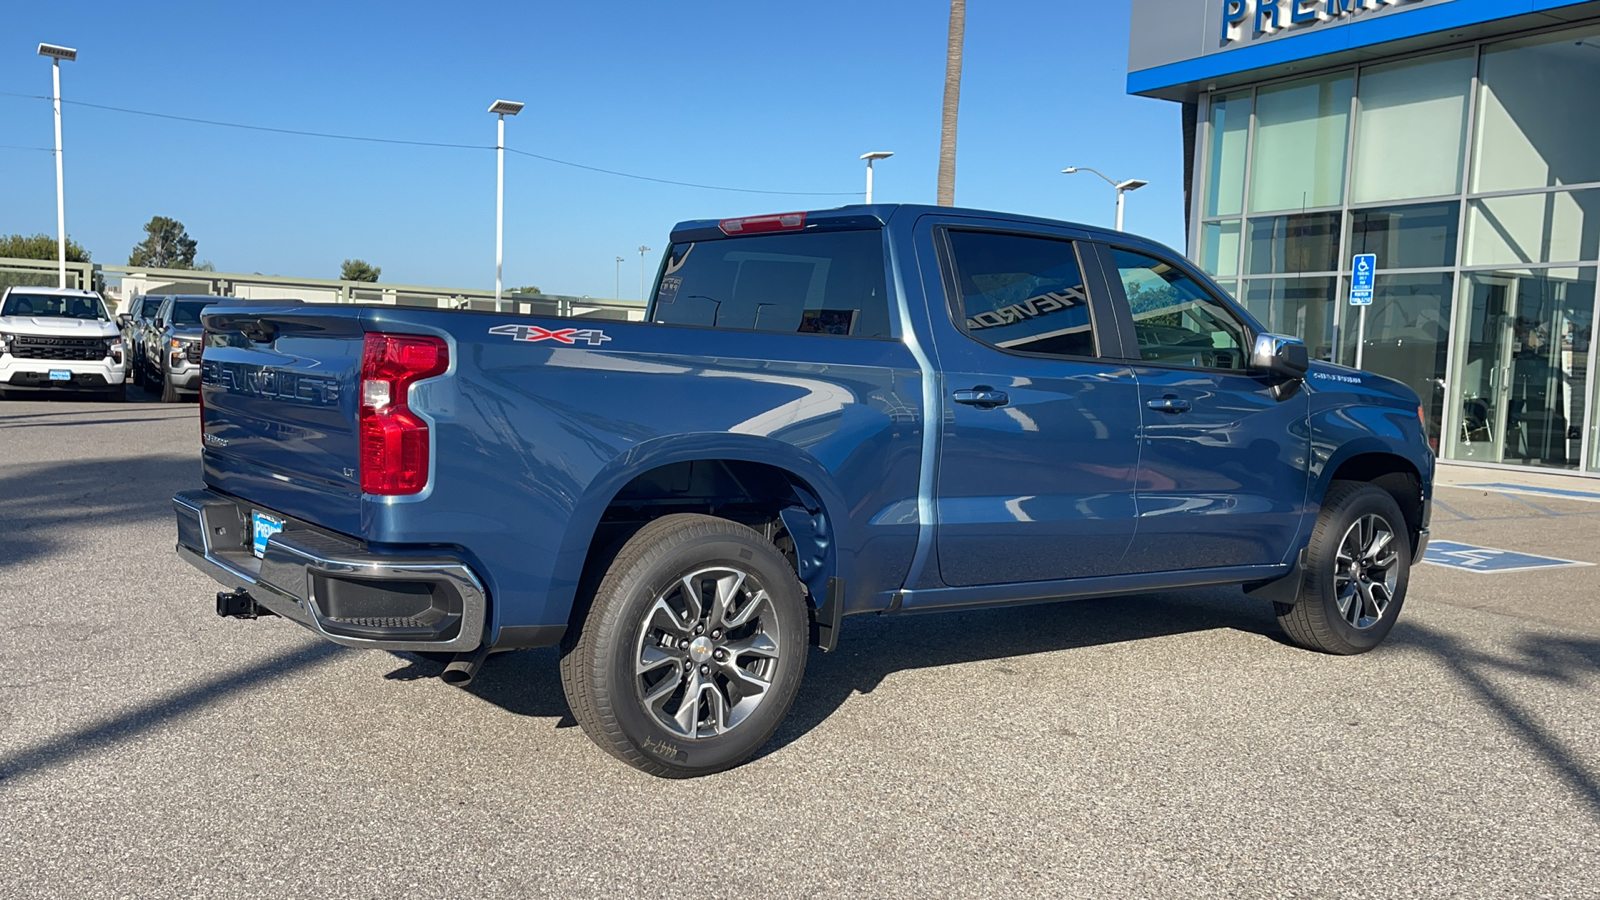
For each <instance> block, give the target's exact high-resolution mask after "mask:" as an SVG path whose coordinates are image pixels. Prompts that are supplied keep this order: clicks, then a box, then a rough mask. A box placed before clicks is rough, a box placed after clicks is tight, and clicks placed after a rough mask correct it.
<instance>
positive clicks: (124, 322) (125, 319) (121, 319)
mask: <svg viewBox="0 0 1600 900" xmlns="http://www.w3.org/2000/svg"><path fill="white" fill-rule="evenodd" d="M132 321H133V316H131V315H129V314H127V313H117V324H118V325H120V326H121V327H123V328H127V327H128V323H129V322H132Z"/></svg>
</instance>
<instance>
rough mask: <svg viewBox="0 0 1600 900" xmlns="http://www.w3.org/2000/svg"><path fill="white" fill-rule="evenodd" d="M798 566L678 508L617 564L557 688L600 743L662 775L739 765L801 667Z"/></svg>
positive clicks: (640, 536) (568, 654) (729, 525)
mask: <svg viewBox="0 0 1600 900" xmlns="http://www.w3.org/2000/svg"><path fill="white" fill-rule="evenodd" d="M806 626H807V620H806V610H805V600H804V599H803V597H802V594H801V588H800V583H799V581H797V580H796V578H795V572H794V568H793V567H792V566H790V564H789V563H788V561H787V560H785V559H784V558H783V556H782V555H780V554H779V553H778V551H777V549H776V548H775V547H773V546H772V544H771V543H769V542H768V541H766V540H764V539H763V538H762V537H761V536H760V535H759V534H757V533H756V532H754V531H752V530H751V529H749V528H746V527H745V526H743V525H740V524H738V523H736V522H730V521H728V520H727V519H719V518H715V517H713V516H705V515H688V514H680V515H671V516H665V517H663V518H660V519H657V520H656V521H654V522H651V523H650V524H649V525H646V526H645V527H644V528H642V529H640V530H639V531H638V532H637V533H636V534H634V536H633V537H632V538H630V539H629V540H628V541H627V543H626V544H624V545H623V547H622V549H621V550H620V551H619V552H618V553H617V555H616V557H615V558H614V559H613V560H612V561H611V564H610V566H609V567H608V568H607V570H606V573H605V575H604V577H603V578H601V580H600V584H599V587H598V589H597V590H596V592H595V596H594V602H593V605H592V606H591V607H590V610H589V614H588V616H587V617H586V618H585V619H584V622H583V626H582V630H581V631H580V632H579V633H578V636H577V638H576V640H573V641H569V642H568V643H567V644H565V645H563V654H562V657H561V684H562V687H563V689H564V690H565V692H566V695H567V702H568V704H569V705H570V706H571V707H572V712H573V715H574V716H575V717H576V718H577V720H578V723H579V724H580V725H582V726H583V730H584V732H585V733H586V734H588V735H589V737H590V738H591V739H592V740H593V741H594V742H595V743H596V744H598V745H599V746H600V747H601V749H603V750H605V751H606V752H608V753H610V754H612V755H613V756H616V757H617V758H618V759H621V760H622V761H623V762H626V763H628V764H629V765H631V766H634V767H636V768H639V769H642V770H644V771H646V772H649V773H651V774H653V775H660V776H665V777H669V778H686V777H693V776H697V775H707V774H710V773H712V772H718V771H721V770H723V769H728V768H731V767H733V766H736V765H738V764H739V763H741V762H743V761H744V760H746V759H748V758H749V757H750V755H751V754H753V753H755V752H756V751H757V750H759V749H761V747H762V745H764V744H765V743H766V742H767V741H768V740H769V739H771V737H772V734H773V732H774V731H776V730H777V728H778V725H779V723H781V722H782V721H783V719H784V716H786V715H787V714H788V711H789V705H790V703H791V702H792V701H793V700H794V695H795V693H796V692H797V691H798V689H799V686H800V676H801V674H802V672H803V670H804V668H805V649H806Z"/></svg>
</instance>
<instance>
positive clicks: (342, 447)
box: [201, 304, 364, 534]
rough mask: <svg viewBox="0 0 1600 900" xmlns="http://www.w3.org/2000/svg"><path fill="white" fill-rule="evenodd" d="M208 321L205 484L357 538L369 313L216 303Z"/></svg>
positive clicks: (204, 384)
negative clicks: (364, 353) (362, 377)
mask: <svg viewBox="0 0 1600 900" xmlns="http://www.w3.org/2000/svg"><path fill="white" fill-rule="evenodd" d="M204 321H205V325H206V335H207V336H206V348H205V354H204V361H203V363H202V385H201V402H202V403H203V404H204V406H203V411H202V424H201V429H202V437H201V442H202V444H203V447H204V461H205V481H206V483H207V484H208V485H210V486H212V487H214V488H216V489H217V490H221V491H224V492H226V493H230V494H234V495H237V496H240V497H244V498H247V499H249V500H250V501H252V502H255V503H260V504H261V505H262V507H263V508H264V509H267V510H271V511H276V512H280V513H286V514H288V515H290V516H294V517H295V518H298V519H302V520H305V521H307V522H311V523H313V524H316V525H320V526H322V527H324V528H328V529H332V530H334V531H339V532H343V533H345V534H358V533H359V531H360V520H361V484H360V477H359V469H358V461H359V439H358V434H357V427H358V420H359V414H360V402H361V400H360V384H359V380H360V370H361V356H362V342H363V338H364V331H363V328H362V323H361V310H360V309H357V308H352V307H348V306H346V307H334V306H302V305H292V306H290V305H285V306H281V307H278V306H273V307H267V306H262V305H260V304H254V305H245V306H237V307H231V306H215V307H212V308H211V309H210V310H208V311H207V312H206V314H205V316H204Z"/></svg>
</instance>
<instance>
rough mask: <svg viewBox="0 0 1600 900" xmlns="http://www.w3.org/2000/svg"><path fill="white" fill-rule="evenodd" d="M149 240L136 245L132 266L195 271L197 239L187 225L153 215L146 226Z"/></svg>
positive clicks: (131, 260) (130, 262)
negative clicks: (190, 232) (186, 228)
mask: <svg viewBox="0 0 1600 900" xmlns="http://www.w3.org/2000/svg"><path fill="white" fill-rule="evenodd" d="M144 233H145V235H146V237H145V239H144V240H142V241H140V242H139V243H137V244H135V245H134V246H133V252H132V253H129V254H128V265H130V266H148V267H150V268H153V269H192V268H194V251H195V240H194V238H192V237H189V232H187V231H185V230H184V228H183V223H182V222H179V221H178V220H177V219H169V218H167V217H166V216H151V217H150V221H149V222H148V223H146V224H145V226H144Z"/></svg>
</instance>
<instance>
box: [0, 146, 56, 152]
mask: <svg viewBox="0 0 1600 900" xmlns="http://www.w3.org/2000/svg"><path fill="white" fill-rule="evenodd" d="M0 150H39V151H42V152H44V153H54V152H55V151H54V150H51V149H50V148H49V147H20V146H18V145H16V144H0Z"/></svg>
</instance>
